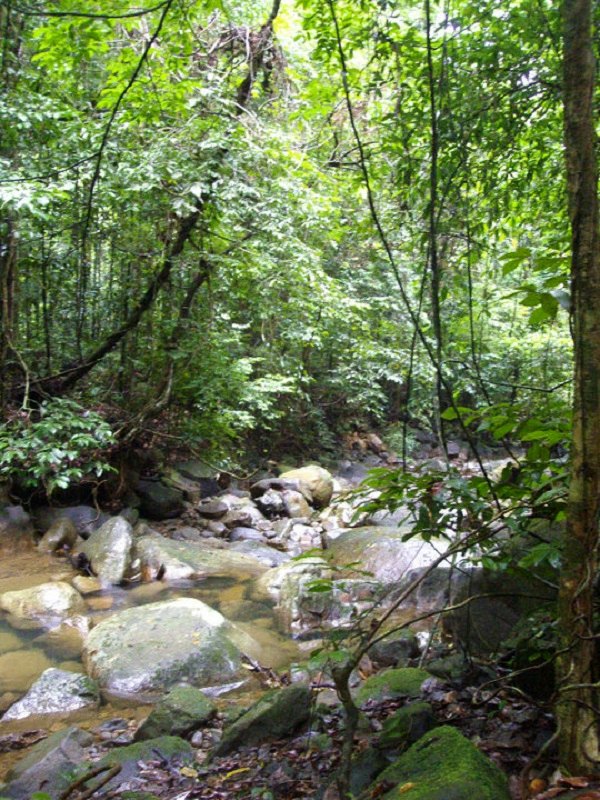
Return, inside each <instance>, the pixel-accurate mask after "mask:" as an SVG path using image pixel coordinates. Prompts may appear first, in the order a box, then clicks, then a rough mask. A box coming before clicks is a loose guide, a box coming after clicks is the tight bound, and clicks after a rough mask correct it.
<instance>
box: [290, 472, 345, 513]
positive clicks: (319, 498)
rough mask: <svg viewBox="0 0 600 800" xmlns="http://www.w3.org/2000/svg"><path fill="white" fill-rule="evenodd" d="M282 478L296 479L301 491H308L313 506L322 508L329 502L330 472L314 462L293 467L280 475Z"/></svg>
mask: <svg viewBox="0 0 600 800" xmlns="http://www.w3.org/2000/svg"><path fill="white" fill-rule="evenodd" d="M281 478H282V479H283V480H297V481H299V483H300V486H301V487H302V490H303V491H302V493H303V494H305V493H306V492H308V493H310V496H311V497H312V505H313V506H314V507H315V508H324V507H325V506H326V505H328V504H329V501H330V500H331V496H332V494H333V477H332V475H331V473H330V472H329V471H328V470H326V469H323V467H319V466H317V465H316V464H310V465H309V466H307V467H301V468H300V469H293V470H290V471H289V472H284V473H283V474H282V475H281ZM305 496H306V494H305Z"/></svg>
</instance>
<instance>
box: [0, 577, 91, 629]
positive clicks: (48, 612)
mask: <svg viewBox="0 0 600 800" xmlns="http://www.w3.org/2000/svg"><path fill="white" fill-rule="evenodd" d="M0 609H2V610H3V611H7V612H8V613H9V614H10V615H11V618H9V622H10V623H11V624H13V625H14V623H15V621H18V620H26V621H28V622H31V623H35V626H32V627H39V628H52V627H55V626H56V625H57V624H59V622H60V621H61V620H63V619H66V617H72V616H73V615H75V614H83V613H84V612H85V609H86V605H85V602H84V599H83V597H82V596H81V595H80V594H79V592H78V591H77V590H76V589H74V588H73V587H72V586H71V585H70V584H68V583H64V582H63V581H54V582H51V583H41V584H39V585H38V586H32V587H31V588H29V589H20V590H19V591H15V592H4V593H3V594H1V595H0Z"/></svg>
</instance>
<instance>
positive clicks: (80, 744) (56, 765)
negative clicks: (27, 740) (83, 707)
mask: <svg viewBox="0 0 600 800" xmlns="http://www.w3.org/2000/svg"><path fill="white" fill-rule="evenodd" d="M92 741H93V738H92V736H91V735H90V734H89V733H87V732H86V731H82V730H81V729H80V728H75V727H71V728H67V729H66V730H62V731H57V732H56V733H53V734H51V735H50V736H49V737H48V738H47V739H44V740H43V741H42V742H38V743H37V744H36V745H34V746H33V747H32V748H31V749H30V750H29V752H28V754H27V755H26V756H25V758H23V759H21V760H20V761H18V762H17V764H15V766H14V767H12V769H10V770H9V771H8V773H7V775H6V779H7V781H8V784H7V785H6V786H4V787H3V788H2V795H3V797H8V798H11V800H30V798H31V796H32V794H34V793H35V792H46V793H47V794H48V795H49V796H50V797H59V795H60V794H61V793H62V792H64V791H65V789H67V787H68V786H70V785H71V782H72V772H73V770H74V769H75V768H76V767H77V766H78V765H79V764H81V762H82V761H83V759H84V758H85V755H86V751H85V749H84V748H85V747H88V746H89V745H90V744H91V743H92Z"/></svg>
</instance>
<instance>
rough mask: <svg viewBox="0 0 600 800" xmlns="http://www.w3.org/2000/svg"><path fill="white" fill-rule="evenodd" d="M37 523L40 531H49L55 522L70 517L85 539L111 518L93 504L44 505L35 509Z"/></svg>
mask: <svg viewBox="0 0 600 800" xmlns="http://www.w3.org/2000/svg"><path fill="white" fill-rule="evenodd" d="M33 517H34V521H35V525H36V527H37V528H38V530H40V531H47V530H48V528H50V527H52V525H54V523H55V522H58V521H59V520H61V519H70V520H71V522H72V523H73V525H75V530H76V531H77V533H78V534H79V536H81V537H82V538H84V539H87V538H88V536H89V535H90V534H91V533H92V532H93V531H95V530H97V528H100V527H101V526H102V525H103V524H104V523H105V522H106V521H107V520H109V519H110V517H109V515H108V514H105V513H104V512H103V511H98V509H96V508H93V507H92V506H72V507H71V508H50V507H49V506H44V507H41V508H38V509H36V510H35V511H34V515H33Z"/></svg>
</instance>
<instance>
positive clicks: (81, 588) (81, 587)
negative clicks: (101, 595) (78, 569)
mask: <svg viewBox="0 0 600 800" xmlns="http://www.w3.org/2000/svg"><path fill="white" fill-rule="evenodd" d="M71 583H72V584H73V586H74V587H75V588H76V589H77V591H78V592H79V594H83V595H86V594H93V593H94V592H99V591H101V590H102V583H101V581H99V580H98V578H92V577H91V576H90V575H76V576H75V577H74V578H73V580H72V581H71Z"/></svg>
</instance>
